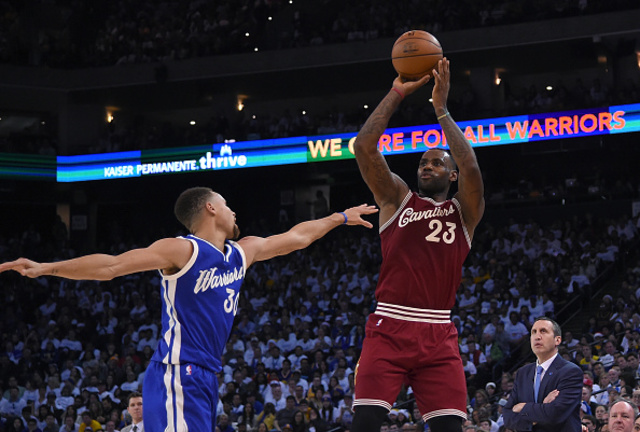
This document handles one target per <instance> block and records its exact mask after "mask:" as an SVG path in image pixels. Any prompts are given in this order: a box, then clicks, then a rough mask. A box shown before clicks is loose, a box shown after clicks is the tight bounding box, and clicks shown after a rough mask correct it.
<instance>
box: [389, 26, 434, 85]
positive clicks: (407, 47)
mask: <svg viewBox="0 0 640 432" xmlns="http://www.w3.org/2000/svg"><path fill="white" fill-rule="evenodd" d="M441 58H442V46H441V45H440V42H438V39H436V38H435V37H434V36H433V35H432V34H431V33H428V32H426V31H424V30H409V31H408V32H406V33H404V34H403V35H402V36H400V37H399V38H398V39H397V40H396V42H395V43H394V44H393V49H392V50H391V62H392V63H393V68H394V69H395V70H396V72H398V74H399V75H400V76H401V77H403V78H405V79H407V80H410V81H413V80H418V79H420V78H422V77H423V76H425V75H426V74H428V73H429V72H431V71H432V70H433V68H434V67H435V66H436V65H437V64H438V61H439V60H440V59H441Z"/></svg>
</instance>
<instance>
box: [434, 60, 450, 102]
mask: <svg viewBox="0 0 640 432" xmlns="http://www.w3.org/2000/svg"><path fill="white" fill-rule="evenodd" d="M450 77H451V73H450V71H449V60H447V58H446V57H443V58H442V60H440V61H439V62H438V65H437V66H436V67H435V68H434V69H433V80H434V83H435V85H434V86H433V92H432V93H431V99H432V100H433V107H434V108H435V109H436V110H437V109H438V108H442V109H446V108H447V98H448V97H449V88H450V87H451V84H450V82H449V79H450Z"/></svg>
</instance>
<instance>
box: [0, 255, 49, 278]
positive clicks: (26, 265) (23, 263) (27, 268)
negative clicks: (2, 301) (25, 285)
mask: <svg viewBox="0 0 640 432" xmlns="http://www.w3.org/2000/svg"><path fill="white" fill-rule="evenodd" d="M7 270H14V271H17V272H18V273H20V274H21V275H22V276H27V277H30V278H36V277H38V276H42V272H43V268H42V264H40V263H37V262H35V261H31V260H28V259H26V258H18V259H17V260H15V261H8V262H6V263H2V264H0V273H2V272H4V271H7Z"/></svg>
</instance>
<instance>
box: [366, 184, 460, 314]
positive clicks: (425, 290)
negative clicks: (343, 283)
mask: <svg viewBox="0 0 640 432" xmlns="http://www.w3.org/2000/svg"><path fill="white" fill-rule="evenodd" d="M380 240H381V247H382V266H381V267H380V276H379V279H378V286H377V288H376V300H377V301H378V302H380V303H389V304H394V305H401V306H408V307H414V308H420V309H436V310H450V309H451V308H453V306H454V304H455V300H456V291H457V289H458V286H459V285H460V280H461V278H462V264H463V263H464V260H465V258H466V257H467V254H468V253H469V249H470V248H471V239H470V238H469V233H468V232H467V227H466V226H465V224H464V222H463V220H462V215H461V212H460V203H459V202H458V200H456V199H455V198H454V199H452V200H447V201H444V202H441V203H437V202H435V201H434V200H432V199H431V198H422V197H420V196H418V194H417V193H415V192H409V193H408V194H407V196H406V197H405V199H404V201H403V202H402V205H401V206H400V208H399V209H398V211H396V213H395V214H394V215H393V216H392V217H391V219H389V221H387V223H385V224H384V225H382V226H381V227H380Z"/></svg>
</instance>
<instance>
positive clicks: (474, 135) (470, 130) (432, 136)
mask: <svg viewBox="0 0 640 432" xmlns="http://www.w3.org/2000/svg"><path fill="white" fill-rule="evenodd" d="M458 125H459V126H460V128H461V129H462V132H463V133H464V135H465V136H466V137H467V139H468V140H469V141H470V142H471V144H472V145H473V147H484V146H495V145H507V144H518V143H527V142H528V143H531V142H535V141H543V140H553V139H561V138H576V137H585V136H595V135H609V134H620V133H631V132H638V131H640V104H630V105H618V106H611V107H608V108H593V109H584V110H578V111H566V112H556V113H544V114H532V115H523V116H512V117H500V118H491V119H483V120H472V121H465V122H458ZM356 135H357V133H356V132H352V133H336V134H331V135H321V136H314V137H306V136H302V137H292V138H279V139H268V140H255V141H242V142H228V143H219V144H210V145H202V146H196V147H183V148H170V149H158V150H138V151H129V152H118V153H104V154H91V155H79V156H58V157H57V160H56V161H55V162H54V161H53V160H47V159H46V157H43V156H30V155H19V154H0V177H14V178H30V179H54V178H55V179H56V180H57V181H58V182H76V181H87V180H108V179H118V178H132V177H142V176H152V175H167V174H176V173H189V172H206V171H217V170H225V169H236V168H253V167H261V166H273V165H287V164H300V163H309V162H320V161H336V160H342V159H351V158H354V155H353V142H354V140H355V137H356ZM437 147H440V148H447V144H446V137H445V136H444V135H443V134H442V130H441V128H440V125H439V124H435V125H425V126H414V127H402V128H393V129H387V130H386V131H385V133H384V134H383V135H382V137H381V138H380V141H379V148H380V151H381V152H382V153H383V154H385V155H395V154H404V153H415V152H423V151H425V150H427V149H429V148H437ZM50 159H53V157H50Z"/></svg>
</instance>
